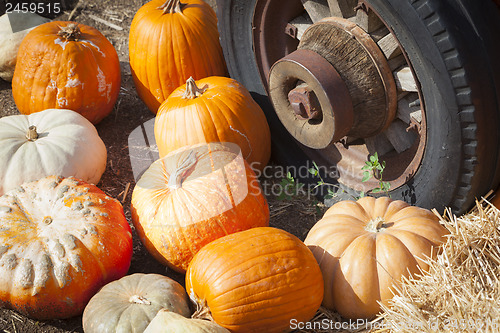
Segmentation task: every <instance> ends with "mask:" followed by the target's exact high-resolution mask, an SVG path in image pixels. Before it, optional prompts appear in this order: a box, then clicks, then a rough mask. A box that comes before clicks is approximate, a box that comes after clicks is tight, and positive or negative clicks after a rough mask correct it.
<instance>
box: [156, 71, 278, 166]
mask: <svg viewBox="0 0 500 333" xmlns="http://www.w3.org/2000/svg"><path fill="white" fill-rule="evenodd" d="M154 133H155V139H156V144H157V145H158V150H159V153H160V157H163V156H165V155H166V154H168V153H169V152H171V151H173V150H176V149H178V148H180V147H183V146H187V145H192V144H197V143H204V142H232V143H236V144H237V145H239V146H240V149H241V151H242V153H243V157H244V158H245V159H246V160H247V162H248V163H250V166H251V167H252V169H254V170H259V171H262V170H263V168H264V167H265V166H266V164H267V163H268V161H269V158H270V155H271V132H270V130H269V125H268V123H267V120H266V116H265V115H264V112H263V111H262V109H261V108H260V106H259V105H258V104H257V103H256V102H255V101H254V100H253V99H252V96H251V95H250V93H249V92H248V90H247V89H246V88H245V87H244V86H243V85H241V84H240V83H238V82H237V81H236V80H233V79H231V78H227V77H216V76H212V77H208V78H204V79H201V80H198V81H196V82H195V81H194V80H192V79H189V80H188V81H187V83H186V84H185V85H183V86H181V87H179V88H178V89H176V90H175V91H174V92H172V94H171V95H170V96H169V97H168V99H167V100H166V101H165V102H163V104H162V105H161V106H160V109H159V110H158V114H157V116H156V119H155V127H154Z"/></svg>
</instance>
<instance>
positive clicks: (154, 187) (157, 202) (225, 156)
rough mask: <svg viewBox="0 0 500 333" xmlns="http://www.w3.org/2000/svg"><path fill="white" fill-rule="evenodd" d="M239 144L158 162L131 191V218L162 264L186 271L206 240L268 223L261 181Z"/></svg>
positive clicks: (195, 149) (194, 149)
mask: <svg viewBox="0 0 500 333" xmlns="http://www.w3.org/2000/svg"><path fill="white" fill-rule="evenodd" d="M236 150H237V147H236V146H235V145H230V144H225V145H222V144H220V143H211V144H200V145H197V146H192V147H187V148H185V149H180V150H179V151H176V152H172V153H170V154H169V155H167V156H165V157H164V158H163V159H160V160H157V161H156V162H154V163H153V164H152V165H151V166H150V168H149V169H148V170H147V171H146V172H145V173H144V174H143V175H142V177H141V179H140V180H139V181H138V182H137V185H136V186H135V188H134V191H133V194H132V221H133V222H134V225H135V227H136V230H137V233H138V234H139V237H140V239H141V241H142V242H143V244H144V245H145V247H146V248H147V249H148V250H149V252H150V253H151V254H152V255H153V256H154V257H155V258H156V259H157V260H158V261H160V262H162V263H164V264H166V265H168V266H170V267H171V268H173V269H175V270H177V271H180V272H184V271H185V270H186V269H187V267H188V264H189V262H190V261H191V259H192V257H193V255H194V254H195V253H196V252H197V251H198V250H199V249H201V248H202V247H203V246H204V245H205V244H208V243H209V242H211V241H213V240H215V239H217V238H219V237H222V236H225V235H227V234H230V233H234V232H237V231H241V230H245V229H248V228H253V227H260V226H267V225H268V224H269V208H268V205H267V201H266V199H265V197H264V196H263V194H262V191H261V189H260V186H259V183H258V180H257V178H256V176H255V174H254V173H253V171H252V170H251V169H250V167H249V166H248V164H247V163H246V162H245V160H244V159H243V158H242V156H241V154H238V153H237V151H236Z"/></svg>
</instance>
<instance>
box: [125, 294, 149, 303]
mask: <svg viewBox="0 0 500 333" xmlns="http://www.w3.org/2000/svg"><path fill="white" fill-rule="evenodd" d="M128 301H129V303H134V304H144V305H151V302H150V301H148V300H147V299H146V298H144V297H142V296H139V295H133V296H130V298H129V299H128Z"/></svg>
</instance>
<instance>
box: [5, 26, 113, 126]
mask: <svg viewBox="0 0 500 333" xmlns="http://www.w3.org/2000/svg"><path fill="white" fill-rule="evenodd" d="M120 80H121V75H120V62H119V60H118V55H117V54H116V51H115V49H114V47H113V45H112V44H111V43H110V42H109V41H108V40H107V39H106V37H104V36H103V35H102V34H101V33H100V32H99V31H98V30H96V29H94V28H92V27H89V26H86V25H84V24H78V23H75V22H61V21H53V22H48V23H45V24H42V25H40V26H38V27H36V28H35V29H33V30H31V31H30V32H29V33H28V34H27V35H26V37H25V38H24V40H23V41H22V43H21V45H20V46H19V52H18V57H17V64H16V69H15V71H14V77H13V79H12V94H13V96H14V101H15V102H16V105H17V108H18V109H19V111H20V112H21V113H22V114H31V113H34V112H38V111H42V110H45V109H52V108H53V109H70V110H73V111H76V112H78V113H80V114H81V115H82V116H84V117H85V118H87V119H88V120H90V121H91V122H92V123H93V124H97V123H98V122H100V121H101V120H102V119H103V118H104V117H106V116H107V115H108V114H109V113H110V112H111V111H112V109H113V106H114V105H115V102H116V99H117V98H118V93H119V91H120Z"/></svg>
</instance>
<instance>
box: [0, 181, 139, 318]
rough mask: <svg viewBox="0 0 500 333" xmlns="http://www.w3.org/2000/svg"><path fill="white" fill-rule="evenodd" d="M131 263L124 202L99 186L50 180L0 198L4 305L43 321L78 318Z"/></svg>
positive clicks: (0, 292)
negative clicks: (93, 297)
mask: <svg viewBox="0 0 500 333" xmlns="http://www.w3.org/2000/svg"><path fill="white" fill-rule="evenodd" d="M131 257H132V234H131V230H130V226H129V225H128V223H127V220H126V219H125V215H124V213H123V208H122V206H121V204H120V203H119V202H118V201H117V200H116V199H113V198H110V197H109V196H107V195H106V194H105V193H104V192H102V191H101V190H100V189H98V188H97V187H96V186H94V185H91V184H88V183H85V182H83V181H80V180H77V179H74V178H62V177H56V176H50V177H45V178H42V179H40V180H38V181H34V182H30V183H25V184H23V185H21V186H20V187H18V188H17V189H14V190H11V191H9V192H7V193H6V194H5V195H3V196H2V197H0V306H2V307H7V308H11V309H15V310H17V311H19V312H21V313H22V314H24V315H26V316H28V317H30V318H34V319H38V320H45V319H55V318H69V317H72V316H76V315H79V314H81V313H82V311H83V309H84V307H85V305H86V304H87V302H88V301H89V300H90V298H91V297H92V296H93V295H94V294H95V293H96V292H97V291H98V290H99V289H100V288H101V287H102V286H103V285H105V284H107V283H108V282H110V281H113V280H116V279H119V278H121V277H122V276H124V275H125V274H126V273H127V271H128V269H129V266H130V260H131Z"/></svg>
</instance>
